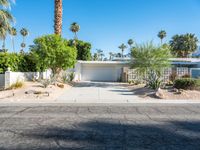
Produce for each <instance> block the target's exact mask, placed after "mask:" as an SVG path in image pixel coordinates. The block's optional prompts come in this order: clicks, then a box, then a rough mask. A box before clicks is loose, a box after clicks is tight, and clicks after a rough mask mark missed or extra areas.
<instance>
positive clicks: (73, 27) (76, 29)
mask: <svg viewBox="0 0 200 150" xmlns="http://www.w3.org/2000/svg"><path fill="white" fill-rule="evenodd" d="M79 30H80V25H79V24H78V23H76V22H73V23H72V24H71V27H70V31H72V32H73V33H74V40H77V39H78V36H77V33H78V32H79Z"/></svg>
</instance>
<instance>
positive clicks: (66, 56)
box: [30, 35, 77, 75]
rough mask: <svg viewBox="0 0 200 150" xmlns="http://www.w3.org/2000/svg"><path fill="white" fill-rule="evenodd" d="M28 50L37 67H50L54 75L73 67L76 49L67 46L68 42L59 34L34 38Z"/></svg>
mask: <svg viewBox="0 0 200 150" xmlns="http://www.w3.org/2000/svg"><path fill="white" fill-rule="evenodd" d="M30 50H31V55H32V57H33V59H34V60H35V62H36V66H37V69H38V70H40V71H44V70H45V69H49V68H50V69H51V70H52V72H53V74H54V75H55V74H59V73H60V71H61V70H65V69H67V68H70V67H73V66H74V64H75V62H76V57H77V52H76V49H75V48H72V47H69V46H68V42H67V41H66V40H65V39H63V38H61V36H60V35H46V36H42V37H40V38H37V39H35V40H34V45H32V46H31V49H30Z"/></svg>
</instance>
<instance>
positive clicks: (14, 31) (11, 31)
mask: <svg viewBox="0 0 200 150" xmlns="http://www.w3.org/2000/svg"><path fill="white" fill-rule="evenodd" d="M9 34H10V35H11V40H12V46H13V52H15V36H17V29H16V28H14V27H12V28H11V29H10V30H9Z"/></svg>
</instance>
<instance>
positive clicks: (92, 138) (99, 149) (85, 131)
mask: <svg viewBox="0 0 200 150" xmlns="http://www.w3.org/2000/svg"><path fill="white" fill-rule="evenodd" d="M20 135H21V136H22V137H23V138H25V139H30V140H31V139H35V140H39V141H40V145H37V146H36V145H32V144H30V145H27V147H26V149H29V150H31V149H37V147H38V149H42V150H49V149H52V150H64V149H67V150H190V149H191V150H198V149H200V122H197V121H185V122H183V121H173V122H165V123H157V124H154V125H153V124H144V123H141V124H140V123H137V124H130V123H123V124H122V123H117V122H115V123H114V122H111V121H109V122H106V121H105V122H103V121H89V122H85V123H79V124H74V126H73V127H71V128H69V127H49V126H47V127H40V128H36V129H34V130H25V131H24V132H23V133H20ZM47 141H48V142H50V143H51V142H52V143H53V142H54V143H56V146H52V147H48V145H46V146H47V147H45V146H44V145H45V142H47ZM41 143H42V144H41ZM15 148H17V147H15ZM1 149H5V148H4V147H1ZM19 149H20V147H19ZM5 150H8V149H5ZM9 150H14V149H12V148H11V149H10V148H9ZM23 150H25V149H23Z"/></svg>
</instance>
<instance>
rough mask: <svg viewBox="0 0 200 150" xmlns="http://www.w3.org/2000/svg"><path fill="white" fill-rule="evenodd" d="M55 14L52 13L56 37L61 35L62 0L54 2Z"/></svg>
mask: <svg viewBox="0 0 200 150" xmlns="http://www.w3.org/2000/svg"><path fill="white" fill-rule="evenodd" d="M54 3H55V12H54V17H55V18H54V19H55V20H54V33H55V34H57V35H61V34H62V14H63V12H62V0H55V1H54Z"/></svg>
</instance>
